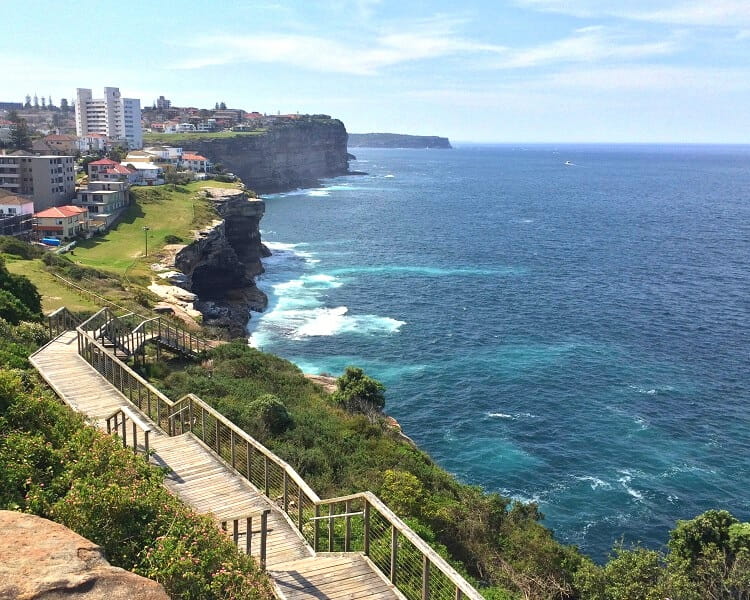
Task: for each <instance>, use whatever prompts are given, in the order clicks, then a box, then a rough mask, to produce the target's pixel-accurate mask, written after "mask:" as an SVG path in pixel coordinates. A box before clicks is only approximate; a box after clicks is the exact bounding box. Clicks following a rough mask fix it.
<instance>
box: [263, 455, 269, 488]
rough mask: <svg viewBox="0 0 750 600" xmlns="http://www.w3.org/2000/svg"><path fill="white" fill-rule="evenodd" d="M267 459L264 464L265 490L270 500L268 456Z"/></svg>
mask: <svg viewBox="0 0 750 600" xmlns="http://www.w3.org/2000/svg"><path fill="white" fill-rule="evenodd" d="M265 459H266V460H265V461H264V464H263V489H264V490H265V492H266V496H268V497H269V498H270V497H271V495H270V494H269V493H268V492H269V487H268V456H266V457H265Z"/></svg>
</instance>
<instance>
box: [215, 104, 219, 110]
mask: <svg viewBox="0 0 750 600" xmlns="http://www.w3.org/2000/svg"><path fill="white" fill-rule="evenodd" d="M214 110H219V103H218V102H217V103H216V104H215V105H214Z"/></svg>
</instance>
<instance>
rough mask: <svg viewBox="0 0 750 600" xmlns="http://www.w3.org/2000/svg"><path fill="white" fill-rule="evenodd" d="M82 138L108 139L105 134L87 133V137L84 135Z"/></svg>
mask: <svg viewBox="0 0 750 600" xmlns="http://www.w3.org/2000/svg"><path fill="white" fill-rule="evenodd" d="M81 137H84V138H105V137H107V136H106V135H104V134H103V133H87V134H86V135H82V136H81Z"/></svg>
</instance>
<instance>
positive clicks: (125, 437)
mask: <svg viewBox="0 0 750 600" xmlns="http://www.w3.org/2000/svg"><path fill="white" fill-rule="evenodd" d="M122 447H123V448H127V447H128V430H127V429H125V415H122Z"/></svg>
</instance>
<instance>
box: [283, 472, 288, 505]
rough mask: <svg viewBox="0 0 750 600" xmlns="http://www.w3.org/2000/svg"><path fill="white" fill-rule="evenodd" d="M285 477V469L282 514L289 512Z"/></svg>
mask: <svg viewBox="0 0 750 600" xmlns="http://www.w3.org/2000/svg"><path fill="white" fill-rule="evenodd" d="M287 486H288V484H287V476H286V469H285V470H284V512H285V513H288V512H289V491H288V489H287Z"/></svg>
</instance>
